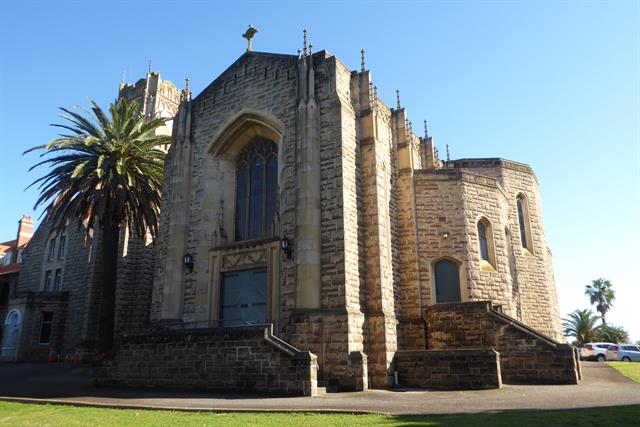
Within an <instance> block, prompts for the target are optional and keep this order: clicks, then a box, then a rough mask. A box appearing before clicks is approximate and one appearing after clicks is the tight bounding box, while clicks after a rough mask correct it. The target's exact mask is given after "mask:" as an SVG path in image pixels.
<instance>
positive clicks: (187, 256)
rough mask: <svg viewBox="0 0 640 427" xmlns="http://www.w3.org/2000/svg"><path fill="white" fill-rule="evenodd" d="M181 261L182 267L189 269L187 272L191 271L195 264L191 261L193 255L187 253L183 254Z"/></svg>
mask: <svg viewBox="0 0 640 427" xmlns="http://www.w3.org/2000/svg"><path fill="white" fill-rule="evenodd" d="M182 263H183V264H184V267H185V268H186V269H187V270H188V271H189V273H193V266H194V265H195V264H194V263H193V255H191V254H189V253H187V254H185V255H184V258H182Z"/></svg>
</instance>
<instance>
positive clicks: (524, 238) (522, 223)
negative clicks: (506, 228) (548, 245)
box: [516, 195, 531, 250]
mask: <svg viewBox="0 0 640 427" xmlns="http://www.w3.org/2000/svg"><path fill="white" fill-rule="evenodd" d="M516 206H517V208H518V226H519V229H520V242H521V243H522V247H523V248H525V249H529V250H531V246H530V245H531V241H530V238H529V237H530V236H531V233H530V232H529V215H528V212H527V205H526V200H525V198H524V196H522V195H520V196H518V198H517V199H516Z"/></svg>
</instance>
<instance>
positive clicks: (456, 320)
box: [425, 301, 579, 384]
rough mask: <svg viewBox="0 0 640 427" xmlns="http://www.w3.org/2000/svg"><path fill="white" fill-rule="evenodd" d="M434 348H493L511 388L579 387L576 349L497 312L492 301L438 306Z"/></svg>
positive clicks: (433, 310) (433, 315)
mask: <svg viewBox="0 0 640 427" xmlns="http://www.w3.org/2000/svg"><path fill="white" fill-rule="evenodd" d="M425 317H426V320H427V324H428V332H429V337H428V338H429V348H430V349H449V350H450V349H461V348H470V347H491V348H493V349H494V350H496V351H497V352H498V353H499V354H500V369H501V374H502V380H503V381H504V382H505V383H527V384H530V383H535V384H577V383H578V378H579V376H578V364H579V361H578V360H577V359H576V357H575V351H574V348H573V347H572V346H570V345H568V344H561V343H559V342H557V341H554V340H552V339H551V338H549V337H546V336H544V335H542V334H540V333H539V332H537V331H535V330H533V329H532V328H530V327H528V326H526V325H524V324H523V323H520V322H518V321H517V320H515V319H513V318H510V317H508V316H506V315H504V314H502V313H499V312H497V311H495V310H494V309H493V307H492V304H491V302H490V301H477V302H466V303H448V304H436V305H433V306H431V307H428V308H427V310H426V312H425Z"/></svg>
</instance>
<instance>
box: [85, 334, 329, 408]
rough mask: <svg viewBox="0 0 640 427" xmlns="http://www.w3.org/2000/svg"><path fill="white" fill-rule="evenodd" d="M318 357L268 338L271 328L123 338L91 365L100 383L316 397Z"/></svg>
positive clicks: (97, 381)
mask: <svg viewBox="0 0 640 427" xmlns="http://www.w3.org/2000/svg"><path fill="white" fill-rule="evenodd" d="M316 364H317V358H316V356H315V355H313V354H312V353H309V352H301V351H299V350H297V349H295V348H294V347H291V346H290V345H288V344H287V343H285V342H284V341H282V340H280V339H278V338H277V337H275V336H273V334H272V331H271V327H270V326H266V327H265V326H252V327H229V328H214V329H191V330H175V331H163V332H149V333H146V334H143V335H134V336H124V337H122V338H121V340H120V343H119V345H118V346H117V347H116V349H115V352H114V354H113V355H112V358H111V359H109V360H106V361H104V362H101V363H100V364H98V365H97V366H96V367H95V368H94V381H95V384H96V385H101V386H132V387H165V388H189V389H200V390H219V391H225V392H233V391H236V392H244V393H271V394H283V395H297V396H316V395H317V370H316Z"/></svg>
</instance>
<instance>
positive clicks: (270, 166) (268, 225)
mask: <svg viewBox="0 0 640 427" xmlns="http://www.w3.org/2000/svg"><path fill="white" fill-rule="evenodd" d="M277 183H278V159H277V157H276V156H275V155H273V154H272V155H271V156H269V159H268V160H267V191H266V193H267V200H266V210H265V231H266V234H267V235H273V234H274V233H275V219H276V207H277V202H278V185H277Z"/></svg>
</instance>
